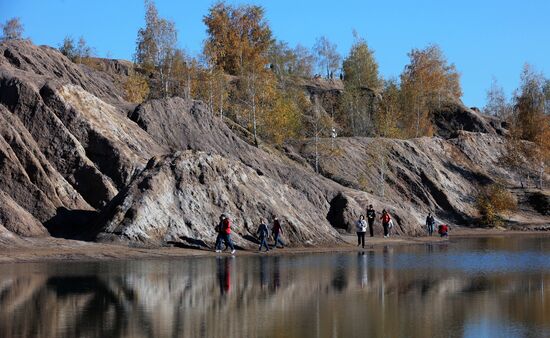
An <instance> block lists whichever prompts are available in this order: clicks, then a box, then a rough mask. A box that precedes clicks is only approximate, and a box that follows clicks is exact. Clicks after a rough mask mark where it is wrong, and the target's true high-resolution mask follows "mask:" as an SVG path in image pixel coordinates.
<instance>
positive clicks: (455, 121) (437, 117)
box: [433, 101, 506, 138]
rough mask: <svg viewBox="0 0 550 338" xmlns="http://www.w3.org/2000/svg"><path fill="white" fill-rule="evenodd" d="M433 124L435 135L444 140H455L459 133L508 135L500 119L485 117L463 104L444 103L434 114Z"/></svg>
mask: <svg viewBox="0 0 550 338" xmlns="http://www.w3.org/2000/svg"><path fill="white" fill-rule="evenodd" d="M433 122H434V126H435V134H436V135H438V136H441V137H443V138H454V137H455V136H456V135H457V132H459V131H470V132H477V133H485V134H497V133H498V134H499V135H503V134H505V133H506V130H505V129H504V128H503V126H502V125H501V123H500V121H498V119H496V118H491V117H488V116H484V115H483V114H481V113H480V112H479V111H475V110H473V109H471V108H467V107H466V106H464V105H463V104H462V103H461V102H454V101H447V102H442V104H441V107H440V108H439V109H438V110H436V112H435V113H434V116H433Z"/></svg>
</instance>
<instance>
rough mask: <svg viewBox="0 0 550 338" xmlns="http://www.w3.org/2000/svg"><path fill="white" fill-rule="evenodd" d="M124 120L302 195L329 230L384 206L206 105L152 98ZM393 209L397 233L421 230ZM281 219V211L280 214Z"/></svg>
mask: <svg viewBox="0 0 550 338" xmlns="http://www.w3.org/2000/svg"><path fill="white" fill-rule="evenodd" d="M130 118H131V119H132V120H134V121H135V122H136V123H137V124H139V125H140V126H141V127H142V128H143V129H144V130H146V131H147V132H148V133H150V134H151V135H152V136H153V137H154V138H155V140H156V141H157V142H158V143H161V144H163V145H165V146H168V147H169V148H170V149H172V150H179V149H192V150H200V151H207V152H211V153H215V154H219V155H221V156H224V157H226V158H229V159H234V160H239V161H241V162H242V163H243V164H245V165H247V166H249V167H250V168H252V169H253V170H255V171H256V172H257V173H258V174H259V175H265V176H267V177H269V178H271V179H273V180H274V181H276V182H279V183H281V184H286V185H288V186H289V189H294V190H296V191H297V192H299V193H301V194H303V196H304V198H305V199H306V200H305V202H308V203H311V204H312V205H314V206H315V207H316V208H317V210H316V212H317V213H319V214H321V215H323V217H324V218H325V219H326V218H327V215H328V214H329V212H330V213H331V216H330V217H328V219H329V221H330V223H331V224H332V225H333V226H335V227H339V228H342V229H349V230H351V231H353V229H354V226H355V225H354V223H355V220H356V218H355V217H358V216H359V214H361V213H364V212H365V209H366V206H367V204H369V203H373V204H375V205H376V206H379V207H380V209H379V210H381V209H382V208H383V207H384V206H385V204H384V202H382V201H381V200H383V199H380V198H377V197H374V196H373V195H370V194H367V193H365V192H363V191H357V190H352V189H348V188H345V187H343V186H342V185H340V184H338V183H336V182H334V181H332V180H329V179H326V178H324V177H322V176H321V175H318V174H316V173H315V172H314V171H313V169H312V168H311V167H310V166H309V164H308V163H307V161H305V160H304V159H303V158H302V157H301V156H300V155H299V154H298V153H296V152H294V151H293V149H292V148H291V147H287V148H285V149H284V153H280V152H279V151H276V150H274V149H271V148H268V147H260V148H256V147H253V146H251V145H250V144H248V143H247V142H245V141H243V140H242V139H241V138H239V137H238V136H237V135H236V134H235V133H234V132H233V131H232V130H231V129H230V128H229V127H228V126H227V125H226V124H225V123H223V122H222V120H221V119H220V118H218V117H213V116H212V115H211V114H210V113H209V112H208V109H207V107H206V105H204V104H203V103H201V102H198V101H193V102H189V101H185V100H183V99H181V98H170V99H166V100H152V101H150V102H147V103H144V104H142V105H140V106H138V107H137V108H136V109H135V111H134V112H133V113H132V114H131V115H130ZM340 195H343V196H345V199H346V200H347V201H349V203H347V204H345V205H343V204H339V203H338V201H339V197H338V196H340ZM341 206H343V208H342V207H341ZM295 207H298V208H299V206H295ZM393 211H394V213H395V214H396V215H397V217H396V218H397V219H398V220H399V222H402V223H403V224H402V227H401V228H400V229H397V232H399V233H408V234H415V233H419V232H420V231H421V229H420V226H419V223H417V222H416V219H415V218H411V217H406V211H405V210H403V209H402V208H400V207H394V208H393ZM287 212H291V211H287ZM283 215H284V213H283V214H282V215H280V216H283ZM333 221H336V223H333ZM380 231H381V229H380Z"/></svg>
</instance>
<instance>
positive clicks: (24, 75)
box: [0, 41, 166, 232]
mask: <svg viewBox="0 0 550 338" xmlns="http://www.w3.org/2000/svg"><path fill="white" fill-rule="evenodd" d="M84 88H85V89H84ZM0 103H1V104H2V105H0V119H1V120H2V122H3V123H2V124H1V125H0V132H1V136H2V139H0V151H2V153H3V155H2V157H3V158H4V159H5V160H4V161H2V162H1V163H0V171H1V172H2V175H1V177H0V182H2V186H1V187H0V190H4V192H6V193H7V194H8V195H9V196H10V198H12V199H13V200H14V201H15V202H16V203H17V204H18V205H19V206H21V207H22V208H23V209H24V210H26V211H27V212H29V213H30V214H32V215H33V216H34V217H35V218H36V219H37V220H38V221H40V222H42V223H44V224H47V225H48V228H53V229H54V230H55V231H59V230H62V229H59V227H67V228H71V227H75V224H69V223H72V222H74V221H75V219H74V218H73V217H71V216H72V215H71V213H72V212H73V211H74V214H78V215H84V214H87V213H86V211H92V210H94V209H97V208H101V207H103V206H105V205H106V204H107V203H108V202H109V201H110V200H111V199H112V198H113V197H114V196H115V195H116V194H117V193H118V190H119V189H121V188H123V187H124V186H125V185H126V184H127V183H128V182H129V181H130V179H131V177H132V176H133V175H135V174H136V173H137V172H139V171H140V170H141V169H143V167H144V166H145V164H146V163H147V161H148V160H149V158H151V157H152V156H154V155H156V154H159V153H164V152H165V151H166V150H165V149H164V148H163V147H161V146H160V145H158V144H157V143H156V142H155V141H154V140H153V139H152V138H151V137H150V136H149V135H148V134H147V133H145V132H143V131H142V130H141V129H140V128H139V127H138V126H137V125H136V124H135V123H133V122H132V121H131V120H129V119H128V118H127V117H126V110H125V109H126V107H127V106H128V105H127V103H125V102H124V101H122V99H121V89H120V88H119V87H118V86H116V85H115V84H114V82H113V79H112V77H111V76H110V75H109V74H106V73H101V72H97V71H94V70H92V69H89V68H87V67H86V66H82V65H76V64H74V63H73V62H71V61H70V60H68V59H67V58H65V57H64V56H63V55H61V54H60V53H59V52H58V51H56V50H55V49H53V48H50V47H45V46H41V47H37V46H34V45H32V44H31V43H30V42H28V41H7V42H4V43H2V44H0ZM4 122H5V123H4ZM88 215H93V213H88ZM76 219H77V221H78V222H79V223H88V222H91V220H90V219H86V218H82V217H80V216H79V217H77V218H76ZM86 226H89V224H88V225H86V224H79V225H78V227H86ZM50 230H51V229H50ZM61 232H63V231H61Z"/></svg>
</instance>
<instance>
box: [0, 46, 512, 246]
mask: <svg viewBox="0 0 550 338" xmlns="http://www.w3.org/2000/svg"><path fill="white" fill-rule="evenodd" d="M100 61H101V60H99V61H98V62H99V64H101V65H103V66H104V67H94V68H90V67H88V66H85V65H79V64H75V63H73V62H71V61H70V60H68V59H67V58H65V57H64V56H63V55H61V54H60V53H59V52H58V51H57V50H55V49H53V48H50V47H46V46H35V45H33V44H31V43H30V42H28V41H8V42H3V43H2V44H0V122H1V123H0V184H1V185H0V200H1V207H0V238H4V239H6V238H10V239H12V240H14V241H15V240H16V238H17V236H47V235H48V234H50V235H55V236H61V237H69V238H86V239H92V240H101V241H114V242H123V243H131V244H139V245H148V246H158V245H166V244H170V243H174V244H180V245H191V246H208V245H211V244H212V241H213V240H214V238H213V237H214V234H213V225H214V223H215V222H216V220H217V216H218V215H219V214H220V213H222V212H226V213H229V214H230V215H231V217H232V218H234V221H235V224H236V228H235V230H236V231H235V233H236V236H235V239H236V242H237V243H238V244H239V245H240V246H243V247H246V246H251V245H253V243H254V239H253V233H254V231H255V227H256V225H257V223H258V221H259V218H261V217H264V218H272V217H274V216H278V217H281V218H282V219H283V221H284V223H285V224H286V227H287V233H286V234H285V235H286V239H287V241H289V242H290V243H291V244H294V245H307V244H320V243H329V242H330V243H335V242H338V241H339V232H338V231H337V230H338V229H340V230H341V231H342V230H352V229H353V223H354V220H355V219H356V218H357V217H358V216H359V214H360V213H362V212H364V209H365V207H366V205H367V204H369V203H372V204H374V205H375V208H377V209H378V210H381V209H382V208H388V209H390V211H391V213H392V214H393V215H394V216H395V220H396V222H397V228H396V232H397V233H398V234H410V235H414V234H420V233H422V227H421V224H422V219H423V217H424V213H425V212H426V211H427V210H434V211H436V212H437V214H438V216H439V217H440V218H441V219H443V220H445V221H452V222H455V223H468V222H469V221H471V220H472V219H473V217H474V216H475V210H474V209H473V200H472V196H473V192H474V191H475V189H476V187H477V186H479V185H480V184H486V183H488V182H492V181H494V180H497V179H504V180H506V181H507V182H509V183H510V184H514V183H515V182H517V180H516V178H515V174H514V173H513V172H511V171H510V170H508V169H507V168H506V166H504V165H503V164H502V163H501V162H500V158H501V156H502V154H503V153H504V152H505V148H504V146H503V139H502V136H500V134H503V133H504V132H505V131H504V129H503V128H502V126H500V125H498V123H496V122H498V121H490V120H488V119H486V118H485V117H483V116H481V115H479V114H478V113H476V112H474V111H471V110H468V109H467V108H465V107H463V106H462V105H458V104H455V105H451V106H449V107H447V108H446V109H442V112H441V114H439V115H436V117H435V118H436V121H435V123H436V126H437V128H438V130H439V134H440V135H441V136H443V137H442V138H440V137H434V138H421V139H416V140H407V141H405V140H384V139H381V140H373V139H368V138H339V139H337V140H335V142H334V144H330V141H329V140H322V143H323V145H324V146H323V147H322V154H321V155H320V157H321V162H320V163H321V172H320V174H317V173H315V172H314V170H313V168H312V166H311V163H312V159H313V158H314V157H315V154H314V153H313V152H314V150H313V149H314V148H313V143H312V141H310V140H306V141H299V142H294V143H292V144H288V145H286V146H284V147H281V149H275V148H272V147H270V146H267V145H261V146H260V147H259V148H256V147H253V146H251V145H250V144H249V143H247V142H246V140H244V139H243V138H242V137H243V135H244V134H243V133H238V132H235V130H236V129H235V128H230V126H231V122H230V121H223V120H222V119H221V118H219V117H216V116H212V115H211V114H210V113H209V112H208V109H207V107H206V106H205V105H204V104H203V103H201V102H198V101H192V100H184V99H181V98H177V97H175V98H168V99H162V100H151V101H148V102H145V103H143V104H141V105H139V106H137V107H135V106H134V105H132V104H129V103H128V102H125V101H124V100H123V93H122V89H121V86H120V83H121V79H123V78H124V76H126V73H125V70H124V69H126V68H124V67H129V65H128V64H127V63H124V62H116V61H113V60H107V61H104V62H103V61H101V62H100ZM120 65H122V66H124V67H122V66H120ZM121 67H122V68H121ZM331 86H332V87H331ZM306 87H307V85H306ZM310 87H311V88H314V89H311V88H310ZM325 87H327V88H325ZM333 87H334V88H333ZM336 87H338V83H336V84H332V85H331V84H327V83H321V84H319V83H314V82H312V83H311V84H309V87H307V89H308V90H310V91H311V90H316V91H322V90H338V89H337V88H336ZM335 88H336V89H335ZM457 107H458V108H457ZM437 121H440V122H437ZM460 130H467V131H470V132H462V131H460ZM381 165H382V166H381ZM382 182H384V184H382ZM380 231H381V229H377V232H380ZM8 240H9V239H8Z"/></svg>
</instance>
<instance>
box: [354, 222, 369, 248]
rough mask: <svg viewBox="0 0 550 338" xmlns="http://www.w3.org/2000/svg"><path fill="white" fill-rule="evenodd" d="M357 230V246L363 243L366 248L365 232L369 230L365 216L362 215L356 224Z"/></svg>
mask: <svg viewBox="0 0 550 338" xmlns="http://www.w3.org/2000/svg"><path fill="white" fill-rule="evenodd" d="M355 227H356V230H357V246H359V245H361V244H362V245H363V249H364V248H365V233H366V232H367V221H365V216H363V215H361V216H360V217H359V220H358V221H357V223H356V224H355Z"/></svg>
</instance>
